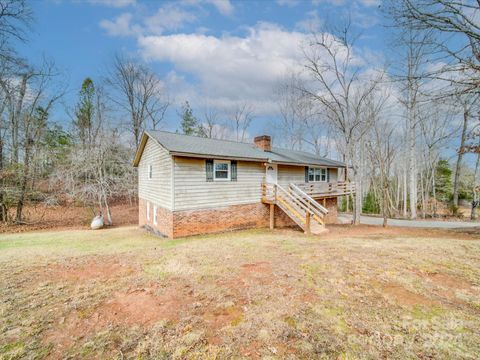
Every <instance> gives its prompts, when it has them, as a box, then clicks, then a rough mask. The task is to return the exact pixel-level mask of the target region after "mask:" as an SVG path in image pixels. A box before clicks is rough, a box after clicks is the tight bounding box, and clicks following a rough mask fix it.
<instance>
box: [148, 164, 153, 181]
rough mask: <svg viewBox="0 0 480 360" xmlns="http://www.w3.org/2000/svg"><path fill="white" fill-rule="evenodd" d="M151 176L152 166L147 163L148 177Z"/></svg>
mask: <svg viewBox="0 0 480 360" xmlns="http://www.w3.org/2000/svg"><path fill="white" fill-rule="evenodd" d="M152 176H153V166H152V165H148V178H149V179H151V178H152Z"/></svg>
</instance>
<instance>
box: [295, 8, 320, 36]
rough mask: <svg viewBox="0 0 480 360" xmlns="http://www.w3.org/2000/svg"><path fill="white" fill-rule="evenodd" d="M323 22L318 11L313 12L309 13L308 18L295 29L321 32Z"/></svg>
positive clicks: (297, 24) (298, 23)
mask: <svg viewBox="0 0 480 360" xmlns="http://www.w3.org/2000/svg"><path fill="white" fill-rule="evenodd" d="M322 24H323V21H322V19H320V16H318V12H317V10H312V11H309V12H308V13H307V17H306V18H305V19H303V20H301V21H299V22H297V23H296V24H295V28H297V29H299V30H301V31H305V32H312V31H313V32H317V31H320V28H321V27H322Z"/></svg>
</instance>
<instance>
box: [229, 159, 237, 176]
mask: <svg viewBox="0 0 480 360" xmlns="http://www.w3.org/2000/svg"><path fill="white" fill-rule="evenodd" d="M230 179H231V180H232V181H237V160H232V161H231V162H230Z"/></svg>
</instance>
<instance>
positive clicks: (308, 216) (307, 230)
mask: <svg viewBox="0 0 480 360" xmlns="http://www.w3.org/2000/svg"><path fill="white" fill-rule="evenodd" d="M305 234H307V235H310V234H311V231H310V213H309V212H307V215H306V218H305Z"/></svg>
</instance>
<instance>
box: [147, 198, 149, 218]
mask: <svg viewBox="0 0 480 360" xmlns="http://www.w3.org/2000/svg"><path fill="white" fill-rule="evenodd" d="M147 220H150V203H149V202H148V201H147Z"/></svg>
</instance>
